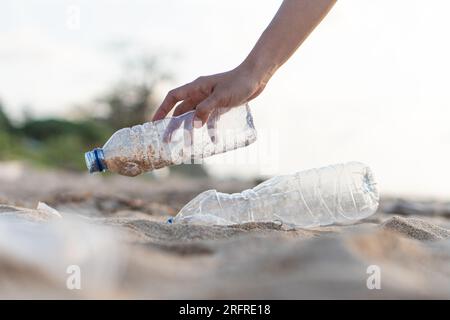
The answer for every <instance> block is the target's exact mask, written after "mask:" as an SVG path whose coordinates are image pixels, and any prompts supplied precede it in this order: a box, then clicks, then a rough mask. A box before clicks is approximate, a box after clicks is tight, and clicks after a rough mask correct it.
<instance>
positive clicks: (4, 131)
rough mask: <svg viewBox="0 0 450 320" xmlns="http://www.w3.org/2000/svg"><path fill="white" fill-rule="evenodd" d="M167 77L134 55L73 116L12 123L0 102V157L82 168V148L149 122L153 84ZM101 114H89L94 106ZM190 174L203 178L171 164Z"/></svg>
mask: <svg viewBox="0 0 450 320" xmlns="http://www.w3.org/2000/svg"><path fill="white" fill-rule="evenodd" d="M167 79H170V76H169V75H167V74H164V73H162V72H160V71H159V70H158V68H157V63H156V60H155V59H153V58H151V59H137V60H136V61H134V62H132V63H128V64H127V65H126V72H125V73H124V75H123V77H122V78H121V79H120V80H119V81H118V82H117V83H116V84H115V85H114V86H113V87H112V88H110V89H109V90H107V91H106V92H105V93H103V94H102V95H100V97H99V98H98V99H96V100H95V101H92V102H91V103H88V104H87V105H84V106H81V107H79V108H78V110H77V111H78V116H77V117H76V119H61V118H44V119H36V118H33V117H31V116H27V117H25V119H24V121H23V122H22V123H20V124H13V123H12V121H10V119H9V117H8V115H7V114H6V113H5V111H4V107H3V105H2V104H1V102H0V161H4V160H17V159H20V160H26V161H28V162H32V163H34V164H37V165H40V166H45V167H53V168H60V169H65V170H72V171H85V170H86V166H85V163H84V152H86V151H89V150H91V149H92V148H94V147H99V146H102V145H103V144H104V143H105V142H106V141H107V139H108V138H109V137H110V136H111V135H112V134H113V133H114V132H115V131H116V130H118V129H120V128H123V127H130V126H133V125H136V124H141V123H144V122H146V121H149V119H150V116H151V114H152V113H153V112H154V110H155V109H156V108H157V106H158V101H157V100H156V97H155V89H156V87H157V86H158V85H159V84H160V83H161V82H162V81H164V80H167ZM99 108H100V109H101V110H102V111H103V112H101V114H98V112H94V111H95V110H97V109H99ZM170 169H171V172H178V173H181V174H185V175H190V176H205V175H206V171H205V170H204V169H203V167H202V166H200V165H180V166H173V167H171V168H170Z"/></svg>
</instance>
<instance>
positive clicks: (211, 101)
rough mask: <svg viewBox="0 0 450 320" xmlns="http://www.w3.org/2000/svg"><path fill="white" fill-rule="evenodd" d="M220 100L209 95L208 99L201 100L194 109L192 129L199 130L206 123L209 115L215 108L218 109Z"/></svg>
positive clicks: (213, 95) (215, 96)
mask: <svg viewBox="0 0 450 320" xmlns="http://www.w3.org/2000/svg"><path fill="white" fill-rule="evenodd" d="M219 104H220V100H219V99H218V98H217V95H216V94H214V93H213V94H211V95H210V96H209V97H208V98H206V99H205V100H203V101H202V102H200V103H199V104H198V105H197V108H195V117H194V127H195V128H201V127H202V126H203V125H204V124H205V123H206V122H207V121H208V118H209V116H210V114H211V113H212V112H213V111H214V109H215V108H218V107H219Z"/></svg>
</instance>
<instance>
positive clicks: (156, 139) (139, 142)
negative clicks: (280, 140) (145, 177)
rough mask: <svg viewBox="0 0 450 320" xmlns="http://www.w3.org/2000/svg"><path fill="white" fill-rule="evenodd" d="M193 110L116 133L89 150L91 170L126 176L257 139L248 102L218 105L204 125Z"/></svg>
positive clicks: (198, 159) (215, 152) (225, 149)
mask: <svg viewBox="0 0 450 320" xmlns="http://www.w3.org/2000/svg"><path fill="white" fill-rule="evenodd" d="M193 122H194V111H190V112H187V113H185V114H182V115H180V116H178V117H172V118H165V119H162V120H158V121H154V122H147V123H144V124H142V125H136V126H133V127H131V128H123V129H120V130H118V131H117V132H116V133H114V134H113V135H112V136H111V138H110V139H109V140H108V141H107V142H106V144H105V145H104V146H103V148H96V149H94V150H92V151H90V152H86V154H85V159H86V165H87V167H88V170H89V172H91V173H93V172H102V171H106V170H109V171H111V172H116V173H119V174H121V175H125V176H132V177H133V176H136V175H138V174H141V173H144V172H147V171H152V170H154V169H159V168H163V167H166V166H169V165H175V164H181V163H198V162H199V161H200V160H201V159H203V158H206V157H209V156H212V155H214V154H219V153H223V152H227V151H230V150H234V149H237V148H242V147H245V146H247V145H249V144H251V143H253V142H255V141H256V130H255V127H254V124H253V118H252V115H251V112H250V107H249V106H248V105H244V106H240V107H235V108H218V109H216V110H215V111H214V112H213V113H212V114H211V115H210V117H209V118H208V121H207V123H206V124H205V125H204V126H202V127H201V128H195V127H194V126H193Z"/></svg>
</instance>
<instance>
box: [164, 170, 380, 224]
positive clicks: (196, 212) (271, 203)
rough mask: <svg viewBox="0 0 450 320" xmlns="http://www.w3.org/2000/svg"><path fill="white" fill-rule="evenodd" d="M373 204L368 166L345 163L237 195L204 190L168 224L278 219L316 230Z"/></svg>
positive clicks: (371, 209) (367, 211)
mask: <svg viewBox="0 0 450 320" xmlns="http://www.w3.org/2000/svg"><path fill="white" fill-rule="evenodd" d="M378 200H379V196H378V191H377V188H376V183H375V181H374V178H373V175H372V171H371V170H370V168H369V167H368V166H366V165H364V164H362V163H359V162H349V163H345V164H336V165H331V166H328V167H323V168H319V169H311V170H306V171H301V172H298V173H295V174H290V175H281V176H276V177H274V178H271V179H269V180H267V181H265V182H263V183H261V184H259V185H258V186H256V187H254V188H253V189H248V190H245V191H243V192H241V193H234V194H226V193H221V192H217V191H216V190H208V191H205V192H203V193H201V194H199V195H198V196H197V197H195V198H194V199H193V200H191V201H190V202H189V203H188V204H186V205H185V206H184V207H183V208H182V209H181V211H180V212H179V213H178V215H177V216H176V217H174V218H173V219H172V218H171V219H169V223H183V222H192V223H200V224H215V225H231V224H237V223H245V222H273V221H281V222H283V223H286V224H292V225H296V226H299V227H316V226H323V225H329V224H332V223H345V222H351V221H355V220H359V219H362V218H365V217H368V216H370V215H371V214H373V213H375V211H376V210H377V207H378Z"/></svg>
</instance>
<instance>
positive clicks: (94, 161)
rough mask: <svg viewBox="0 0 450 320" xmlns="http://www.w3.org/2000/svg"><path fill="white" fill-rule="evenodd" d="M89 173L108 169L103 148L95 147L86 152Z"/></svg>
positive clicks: (85, 157)
mask: <svg viewBox="0 0 450 320" xmlns="http://www.w3.org/2000/svg"><path fill="white" fill-rule="evenodd" d="M84 159H85V160H86V166H87V168H88V171H89V173H94V172H103V171H105V170H106V169H107V166H106V162H105V156H104V154H103V149H101V148H95V149H94V150H92V151H89V152H86V153H85V154H84Z"/></svg>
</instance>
